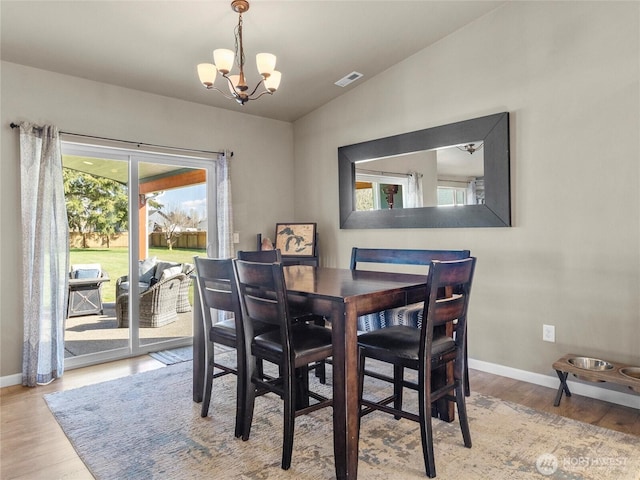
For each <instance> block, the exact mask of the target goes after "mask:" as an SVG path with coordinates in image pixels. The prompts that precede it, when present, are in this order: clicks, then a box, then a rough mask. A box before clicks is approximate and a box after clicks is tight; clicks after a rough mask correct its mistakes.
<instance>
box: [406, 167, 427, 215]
mask: <svg viewBox="0 0 640 480" xmlns="http://www.w3.org/2000/svg"><path fill="white" fill-rule="evenodd" d="M423 198H424V197H423V195H422V175H421V174H419V173H418V172H409V182H408V185H407V202H406V205H405V206H404V208H421V207H422V206H423Z"/></svg>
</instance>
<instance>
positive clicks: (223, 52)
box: [213, 48, 236, 75]
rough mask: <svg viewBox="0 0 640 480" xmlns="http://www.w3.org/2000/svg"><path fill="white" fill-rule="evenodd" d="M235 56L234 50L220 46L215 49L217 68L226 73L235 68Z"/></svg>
mask: <svg viewBox="0 0 640 480" xmlns="http://www.w3.org/2000/svg"><path fill="white" fill-rule="evenodd" d="M235 56H236V55H235V53H234V52H233V50H227V49H226V48H218V49H216V50H214V51H213V63H215V64H216V68H217V69H218V71H219V72H220V73H222V74H224V75H226V74H228V73H229V72H230V71H231V69H232V68H233V60H234V58H235Z"/></svg>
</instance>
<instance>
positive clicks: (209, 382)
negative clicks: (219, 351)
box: [200, 345, 214, 417]
mask: <svg viewBox="0 0 640 480" xmlns="http://www.w3.org/2000/svg"><path fill="white" fill-rule="evenodd" d="M208 350H210V351H211V354H210V355H207V357H208V358H207V361H206V362H205V364H204V392H203V394H202V407H201V410H200V416H201V417H206V416H207V415H208V414H209V403H211V389H212V388H213V371H214V368H213V345H207V346H206V347H205V351H208Z"/></svg>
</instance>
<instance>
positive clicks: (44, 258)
mask: <svg viewBox="0 0 640 480" xmlns="http://www.w3.org/2000/svg"><path fill="white" fill-rule="evenodd" d="M20 174H21V201H22V246H23V254H22V255H23V257H22V264H23V276H22V292H23V305H24V307H23V319H24V343H23V353H22V384H23V385H26V386H30V387H33V386H35V385H37V384H46V383H49V382H51V381H52V380H55V379H56V378H58V377H60V376H62V373H63V372H64V321H65V317H66V306H67V305H66V303H67V285H68V273H67V272H68V271H69V225H68V223H67V211H66V206H65V198H64V186H63V180H62V155H61V150H60V137H59V134H58V129H57V128H56V127H54V126H50V125H45V126H43V127H39V126H36V125H32V124H27V123H25V124H22V125H21V126H20Z"/></svg>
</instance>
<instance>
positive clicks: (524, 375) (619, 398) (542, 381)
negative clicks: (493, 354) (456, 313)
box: [469, 358, 640, 409]
mask: <svg viewBox="0 0 640 480" xmlns="http://www.w3.org/2000/svg"><path fill="white" fill-rule="evenodd" d="M469 368H472V369H474V370H480V371H481V372H487V373H492V374H494V375H500V376H502V377H507V378H513V379H515V380H521V381H523V382H527V383H533V384H535V385H542V386H543V387H549V388H553V389H554V390H557V389H558V387H559V386H560V380H559V379H558V377H554V376H549V375H543V374H541V373H533V372H527V371H526V370H519V369H517V368H512V367H506V366H504V365H498V364H496V363H489V362H483V361H482V360H474V359H473V358H470V359H469ZM567 384H568V385H569V390H570V391H571V393H572V394H576V395H582V396H584V397H589V398H594V399H596V400H602V401H604V402H610V403H615V404H617V405H623V406H625V407H631V408H638V409H640V395H635V394H632V393H624V392H618V391H616V390H610V389H608V388H603V387H597V386H595V385H590V384H586V383H580V382H574V381H570V380H568V381H567ZM471 389H472V390H473V385H472V386H471ZM563 398H564V396H563Z"/></svg>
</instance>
